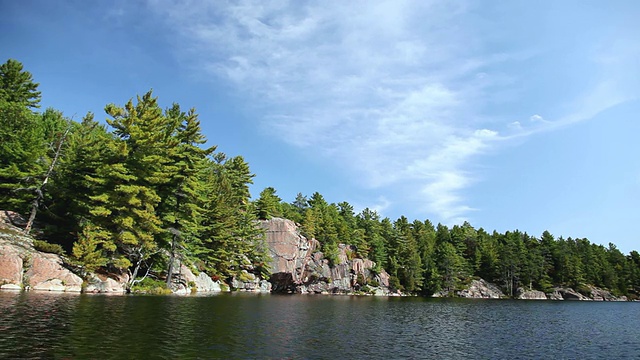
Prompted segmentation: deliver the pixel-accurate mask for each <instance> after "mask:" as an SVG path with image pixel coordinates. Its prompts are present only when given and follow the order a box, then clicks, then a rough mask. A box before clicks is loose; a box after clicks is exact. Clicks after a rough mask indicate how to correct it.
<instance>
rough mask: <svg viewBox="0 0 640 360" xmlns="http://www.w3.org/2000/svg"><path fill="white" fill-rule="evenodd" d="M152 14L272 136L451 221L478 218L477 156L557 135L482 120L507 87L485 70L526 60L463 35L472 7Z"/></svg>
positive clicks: (190, 6) (235, 6)
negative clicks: (473, 194) (494, 90)
mask: <svg viewBox="0 0 640 360" xmlns="http://www.w3.org/2000/svg"><path fill="white" fill-rule="evenodd" d="M149 4H150V8H151V9H153V10H154V11H157V12H158V13H160V14H161V15H162V17H163V18H164V19H165V20H166V21H168V22H169V24H171V26H172V27H173V28H174V29H175V31H176V34H177V35H178V37H179V41H178V42H179V43H180V44H181V51H182V52H183V53H184V58H185V59H187V58H193V59H197V61H196V62H195V63H194V65H197V66H198V67H200V68H204V69H205V70H206V71H207V72H208V73H209V74H212V75H213V76H216V77H217V78H219V79H223V80H225V81H229V82H231V83H233V84H234V85H235V86H236V87H237V89H239V91H241V92H243V93H245V94H247V96H248V97H249V101H248V102H251V103H252V104H253V106H255V107H256V108H259V109H261V110H262V111H263V112H264V118H262V119H261V121H262V125H263V127H264V129H270V131H272V134H274V135H275V136H279V137H280V138H281V140H282V141H285V142H288V143H290V144H292V145H294V146H298V147H300V148H306V149H309V151H312V150H313V151H320V152H322V153H323V154H325V155H327V156H331V157H332V158H334V159H336V161H337V162H338V163H342V164H345V165H344V168H345V169H350V170H349V171H351V172H352V173H353V174H354V175H357V179H358V180H357V181H364V182H365V183H364V185H365V186H368V187H373V188H385V189H391V188H392V187H394V186H395V185H398V184H401V185H402V186H395V188H402V189H403V191H404V193H405V194H404V195H405V196H412V197H415V196H419V197H420V202H421V203H422V204H423V205H422V208H423V209H424V210H425V211H427V212H429V213H432V214H434V215H436V216H438V217H439V219H441V220H442V221H444V222H456V221H459V220H462V219H464V218H465V216H466V214H468V212H469V211H472V210H473V209H472V208H471V207H469V206H468V205H467V201H466V199H465V196H464V190H465V189H467V188H468V187H469V186H470V185H472V184H473V183H474V182H475V181H476V180H477V178H476V176H475V174H474V172H473V169H472V168H471V164H472V160H473V159H474V157H476V156H478V155H479V154H482V153H483V152H485V151H487V150H488V149H490V148H491V147H492V144H494V143H495V142H496V140H504V139H507V138H509V137H514V136H527V135H530V134H532V133H535V132H537V131H540V129H548V128H551V127H552V126H554V125H553V124H554V123H553V122H551V121H547V120H545V119H544V118H543V117H542V116H540V115H537V114H534V115H532V116H531V117H530V119H529V121H528V123H526V124H525V122H527V121H526V120H525V121H522V119H520V120H518V121H515V122H512V123H511V124H510V125H509V131H511V134H510V135H505V136H503V135H501V134H498V133H497V132H496V131H494V130H488V128H491V126H490V125H491V124H490V123H489V124H487V123H486V121H483V119H481V118H480V117H478V115H477V114H478V113H480V107H481V106H482V105H483V104H482V102H483V98H484V97H485V96H486V94H487V91H488V89H490V88H491V86H492V85H494V84H495V82H496V81H503V80H504V78H503V77H502V75H503V74H495V73H492V72H491V71H490V70H488V67H490V66H491V65H495V64H499V63H502V62H505V61H510V60H512V59H514V58H518V59H522V58H523V56H524V57H526V55H523V53H522V52H514V53H513V54H509V53H495V54H493V53H490V52H487V51H486V49H484V47H483V44H482V41H481V39H480V38H479V35H478V34H477V33H476V32H474V31H473V29H472V28H469V27H465V26H464V25H463V24H465V22H468V20H469V18H467V15H468V10H469V5H468V4H467V2H466V1H437V0H434V1H416V2H413V1H397V0H392V1H379V2H359V1H356V2H343V1H334V2H288V1H275V2H262V1H255V2H252V1H240V2H227V3H220V2H215V3H206V2H200V1H178V2H171V3H166V2H158V1H150V2H149ZM602 61H612V60H611V59H603V60H602ZM615 101H618V100H616V99H614V100H613V102H615ZM585 111H587V110H585ZM592 112H593V111H592ZM576 116H577V117H576V118H584V117H585V116H588V114H586V115H576ZM569 121H570V119H569V120H563V122H569ZM525 125H526V126H525ZM354 181H355V180H354ZM408 194H411V195H408ZM391 200H392V201H393V200H395V199H391ZM383 205H384V207H387V206H389V203H388V200H387V199H384V204H383Z"/></svg>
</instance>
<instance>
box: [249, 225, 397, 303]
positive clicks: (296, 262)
mask: <svg viewBox="0 0 640 360" xmlns="http://www.w3.org/2000/svg"><path fill="white" fill-rule="evenodd" d="M260 226H261V227H262V228H263V229H264V230H265V232H266V242H267V246H268V248H269V254H270V255H271V263H270V268H271V274H272V275H271V279H270V282H271V285H272V287H273V291H274V292H288V293H302V294H304V293H317V294H352V293H359V292H364V293H370V294H375V295H389V288H388V287H389V275H388V274H387V273H386V272H385V271H384V270H382V271H380V272H379V273H376V272H374V271H373V269H374V268H375V263H374V262H373V261H371V260H368V259H360V258H350V256H349V254H351V253H353V250H354V249H352V248H351V247H350V246H348V245H344V244H340V245H339V256H338V258H339V262H338V264H335V265H334V266H329V261H328V260H327V259H325V258H324V256H323V254H322V252H320V251H319V250H318V249H319V243H318V241H317V240H315V239H307V238H305V237H304V236H302V235H301V234H300V231H299V229H298V227H297V226H296V224H295V223H294V222H293V221H291V220H287V219H281V218H272V219H270V220H266V221H262V222H261V223H260Z"/></svg>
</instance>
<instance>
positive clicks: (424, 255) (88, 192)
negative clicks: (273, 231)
mask: <svg viewBox="0 0 640 360" xmlns="http://www.w3.org/2000/svg"><path fill="white" fill-rule="evenodd" d="M40 100H41V93H40V92H39V91H38V83H36V82H35V81H34V79H33V77H32V75H31V73H29V72H28V71H26V70H24V69H23V65H22V64H21V63H20V62H18V61H16V60H13V59H9V60H7V62H5V63H4V64H2V65H1V66H0V210H7V211H15V212H17V213H20V214H22V215H24V216H25V217H26V218H27V219H28V221H27V223H26V225H25V227H24V232H25V233H31V234H32V235H33V236H35V237H36V238H38V241H37V243H36V245H37V246H38V247H39V248H40V249H42V250H45V251H49V252H57V253H60V254H64V255H65V257H66V258H67V259H68V261H69V262H70V263H72V264H73V265H74V266H75V267H77V269H79V271H80V272H81V273H82V274H88V273H90V272H93V271H96V270H98V269H107V270H108V271H120V272H124V273H127V274H129V275H130V279H131V280H130V282H131V284H130V285H133V282H134V281H135V279H139V278H140V277H141V276H142V275H143V274H149V273H152V274H158V275H161V274H169V276H164V278H163V280H164V281H166V284H170V283H171V276H170V274H172V268H171V267H172V266H173V264H174V263H175V261H174V259H181V260H182V261H183V262H185V263H188V264H190V265H191V266H192V267H193V268H194V269H195V270H198V271H206V272H207V273H208V274H210V275H212V277H213V278H214V279H215V280H217V279H221V280H223V281H228V280H229V279H231V278H233V277H234V276H236V275H238V274H239V273H240V271H241V270H242V268H243V266H246V265H252V266H253V268H255V269H256V272H257V273H258V274H257V275H260V276H261V277H262V278H263V279H268V278H269V268H268V265H266V264H267V263H268V253H267V248H266V245H265V242H264V233H263V231H262V230H260V228H259V227H258V226H256V224H257V222H258V221H259V220H265V219H269V218H271V217H283V218H288V219H291V220H293V221H295V222H296V223H298V224H299V226H300V228H301V231H302V233H303V235H304V236H306V237H307V238H315V239H316V240H318V242H319V243H320V247H321V248H320V250H321V251H322V252H323V254H324V255H325V257H326V258H327V259H329V262H330V263H334V262H336V261H337V254H338V244H341V243H342V244H349V245H352V246H353V247H352V249H355V251H352V253H350V254H349V256H351V257H354V258H355V257H360V258H368V259H371V260H373V261H374V262H375V263H376V269H375V270H376V271H382V270H383V269H384V270H385V271H386V272H387V273H389V275H390V285H391V287H392V288H394V289H397V290H400V291H402V292H404V293H412V294H419V295H426V296H428V295H431V294H434V293H436V292H439V291H445V292H447V291H449V292H450V291H453V290H455V289H458V288H460V287H461V286H462V285H464V284H465V283H467V282H468V281H470V279H473V278H478V277H480V278H483V279H485V280H487V281H490V282H493V283H496V284H498V285H499V286H501V287H502V289H503V290H504V292H505V293H506V294H507V295H510V296H513V295H514V292H515V290H516V289H517V288H518V287H523V288H528V289H537V290H542V291H545V292H547V291H550V290H551V289H552V288H553V286H558V285H562V286H571V287H573V288H575V289H577V290H578V291H580V290H581V289H585V287H586V286H587V285H594V286H597V287H601V288H605V289H608V290H610V291H611V292H613V293H614V294H616V295H626V296H628V297H629V298H630V299H637V298H638V294H640V254H639V253H638V252H637V251H632V252H631V253H629V254H628V255H625V254H623V253H622V252H621V251H620V250H618V249H617V248H616V246H615V245H614V244H613V243H609V245H608V247H605V246H603V245H599V244H595V243H591V242H590V241H589V240H588V239H586V238H571V237H567V238H564V237H562V236H560V237H555V236H554V235H552V234H550V233H549V232H548V231H545V232H543V233H542V234H541V235H540V236H539V237H536V236H532V235H529V234H527V233H526V232H521V231H519V230H514V231H507V232H505V233H499V232H496V231H492V232H489V231H486V230H484V229H483V228H475V227H473V226H472V225H471V224H469V223H467V222H465V223H463V224H459V225H455V226H452V227H448V226H446V225H443V224H433V223H431V222H430V221H429V220H424V221H421V220H413V221H411V220H409V219H407V218H406V217H404V216H401V217H400V218H398V219H396V220H391V219H389V218H383V217H382V216H381V215H380V214H378V213H376V212H375V211H373V210H371V209H364V210H362V211H361V212H360V213H355V211H354V208H353V206H352V205H350V204H349V203H347V202H339V203H333V202H329V201H327V200H325V198H324V197H323V196H322V195H321V194H320V193H318V192H316V193H313V194H311V195H310V196H305V195H303V194H301V193H299V194H298V195H297V196H296V198H295V199H294V200H293V201H292V202H286V201H283V200H282V199H281V198H280V197H279V196H278V195H277V191H276V189H275V188H272V187H267V188H265V189H264V190H262V192H260V194H259V196H258V197H257V198H252V196H251V194H250V185H251V184H252V179H253V178H254V174H252V172H251V170H250V168H249V164H248V163H247V162H246V161H245V160H244V159H243V158H242V157H241V156H234V157H230V156H227V155H226V154H225V153H223V152H221V151H219V150H218V149H217V148H216V146H211V145H208V144H207V139H206V138H205V136H204V134H203V133H202V129H201V127H200V120H199V118H198V114H197V113H196V111H195V109H189V110H184V109H182V108H181V107H180V105H178V104H175V103H174V104H172V105H171V106H168V107H166V108H163V107H162V106H161V105H160V104H159V103H158V99H157V98H156V97H154V96H153V93H152V92H151V91H149V92H147V93H146V94H144V95H142V96H136V97H135V98H132V99H131V100H129V101H128V102H127V103H126V104H124V105H116V104H108V105H106V106H105V115H106V122H105V123H103V122H100V121H97V120H95V118H94V114H91V113H88V114H87V115H86V116H84V117H83V118H82V119H79V120H76V119H70V118H68V117H66V116H65V115H64V114H63V113H62V112H61V111H59V110H56V109H54V108H47V109H45V110H41V109H40ZM34 224H36V225H37V226H34ZM158 278H162V277H161V276H158Z"/></svg>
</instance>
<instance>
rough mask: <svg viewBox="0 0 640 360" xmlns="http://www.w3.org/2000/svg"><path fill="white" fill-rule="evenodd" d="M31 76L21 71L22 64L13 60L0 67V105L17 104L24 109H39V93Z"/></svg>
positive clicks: (36, 84)
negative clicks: (3, 103) (2, 103)
mask: <svg viewBox="0 0 640 360" xmlns="http://www.w3.org/2000/svg"><path fill="white" fill-rule="evenodd" d="M38 86H39V84H38V83H34V82H33V79H32V75H31V73H30V72H28V71H23V66H22V63H20V62H19V61H16V60H14V59H9V60H7V62H6V63H4V64H2V65H0V103H1V102H6V103H11V104H17V105H20V106H21V107H25V108H38V107H40V91H38Z"/></svg>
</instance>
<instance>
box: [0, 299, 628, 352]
mask: <svg viewBox="0 0 640 360" xmlns="http://www.w3.org/2000/svg"><path fill="white" fill-rule="evenodd" d="M0 358H2V359H5V358H6V359H14V358H15V359H23V358H47V359H49V358H52V359H153V358H156V359H247V358H276V359H282V358H291V359H335V358H344V359H363V358H386V359H395V358H414V359H460V358H474V359H541V358H555V359H602V358H624V359H630V358H640V303H595V302H561V301H560V302H552V301H510V300H464V299H422V298H379V297H355V296H313V295H254V294H220V295H215V296H193V297H179V296H103V295H73V294H55V293H35V292H32V293H13V292H0Z"/></svg>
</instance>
